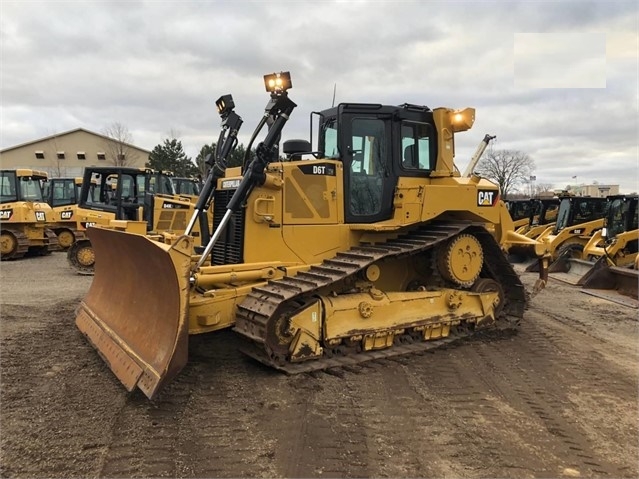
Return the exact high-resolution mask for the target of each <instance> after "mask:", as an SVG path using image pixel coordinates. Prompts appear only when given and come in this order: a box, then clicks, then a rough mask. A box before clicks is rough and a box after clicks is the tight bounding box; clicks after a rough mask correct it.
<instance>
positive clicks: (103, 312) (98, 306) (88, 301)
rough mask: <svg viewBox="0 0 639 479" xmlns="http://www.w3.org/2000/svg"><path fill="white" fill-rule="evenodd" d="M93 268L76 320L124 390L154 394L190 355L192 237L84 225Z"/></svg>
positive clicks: (150, 396)
mask: <svg viewBox="0 0 639 479" xmlns="http://www.w3.org/2000/svg"><path fill="white" fill-rule="evenodd" d="M87 234H88V236H89V239H90V240H91V244H92V245H93V248H94V251H95V258H96V260H95V275H94V278H93V282H92V283H91V287H90V288H89V291H88V292H87V294H86V296H85V298H84V299H83V300H82V302H81V303H80V305H79V306H78V308H77V310H76V325H77V327H78V329H79V330H80V331H81V332H82V333H83V334H84V335H85V336H86V337H87V338H88V340H89V341H90V342H91V344H92V345H93V346H94V347H95V348H96V349H97V351H98V353H99V354H100V356H102V358H103V359H104V361H105V362H106V363H107V365H108V366H109V368H110V369H111V371H113V373H114V374H115V375H116V377H117V378H118V379H119V380H120V381H121V382H122V384H123V385H124V386H125V387H126V389H127V390H129V391H132V390H133V389H134V388H135V387H136V386H138V387H139V388H140V389H141V390H142V392H143V393H144V394H145V395H146V396H147V397H148V398H149V399H153V397H154V396H155V394H156V393H157V392H158V391H159V390H160V389H161V388H162V386H163V385H165V384H166V383H168V382H170V381H171V379H173V377H175V376H176V375H177V374H178V373H179V372H180V370H181V369H182V368H183V367H184V366H185V364H186V362H187V358H188V323H187V308H188V294H189V269H190V264H191V248H192V239H191V238H190V237H188V236H181V237H180V238H178V239H177V240H176V241H175V242H174V244H173V245H172V246H169V245H165V244H162V243H158V242H155V241H152V240H150V239H148V238H147V237H145V236H143V235H139V234H133V233H124V232H121V231H115V230H109V229H102V228H89V229H88V230H87Z"/></svg>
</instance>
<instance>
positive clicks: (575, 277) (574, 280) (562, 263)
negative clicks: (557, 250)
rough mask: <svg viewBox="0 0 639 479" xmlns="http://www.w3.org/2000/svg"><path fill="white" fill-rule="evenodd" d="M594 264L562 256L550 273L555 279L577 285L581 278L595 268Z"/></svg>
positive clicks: (549, 270) (553, 263)
mask: <svg viewBox="0 0 639 479" xmlns="http://www.w3.org/2000/svg"><path fill="white" fill-rule="evenodd" d="M594 264H595V263H593V262H590V261H584V260H582V259H576V258H567V257H564V256H562V257H560V258H558V259H557V260H556V261H553V262H552V264H551V265H550V267H549V268H548V272H549V273H550V276H551V277H552V278H554V279H558V280H559V281H563V282H565V283H569V284H574V285H577V284H579V281H580V280H581V278H582V277H583V276H584V275H586V274H587V273H588V272H589V271H590V270H591V269H592V268H593V265H594Z"/></svg>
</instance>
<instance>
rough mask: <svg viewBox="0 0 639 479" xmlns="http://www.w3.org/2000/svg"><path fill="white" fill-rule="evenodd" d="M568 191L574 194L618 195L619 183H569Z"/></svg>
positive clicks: (600, 196) (598, 196) (603, 196)
mask: <svg viewBox="0 0 639 479" xmlns="http://www.w3.org/2000/svg"><path fill="white" fill-rule="evenodd" d="M568 191H569V192H570V193H572V194H574V195H576V196H594V197H597V198H605V197H606V196H610V195H618V194H619V185H601V184H597V183H594V184H592V185H570V186H569V187H568Z"/></svg>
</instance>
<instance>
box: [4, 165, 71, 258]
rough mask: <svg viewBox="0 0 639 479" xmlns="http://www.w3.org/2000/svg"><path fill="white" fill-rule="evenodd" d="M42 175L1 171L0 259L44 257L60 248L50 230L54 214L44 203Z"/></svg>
mask: <svg viewBox="0 0 639 479" xmlns="http://www.w3.org/2000/svg"><path fill="white" fill-rule="evenodd" d="M47 178H48V176H47V174H46V173H45V172H42V171H36V170H29V169H17V170H0V258H1V259H2V260H7V259H16V258H21V257H23V256H24V255H25V254H27V253H30V254H35V255H44V254H48V253H50V252H51V251H55V250H57V249H59V248H58V240H57V238H56V235H55V233H54V232H53V231H52V230H51V229H50V228H49V227H48V225H49V223H50V222H52V221H54V217H53V210H52V209H51V207H50V206H49V205H48V204H47V203H46V201H44V198H43V183H44V182H46V181H47Z"/></svg>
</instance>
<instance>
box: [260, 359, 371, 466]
mask: <svg viewBox="0 0 639 479" xmlns="http://www.w3.org/2000/svg"><path fill="white" fill-rule="evenodd" d="M351 376H352V375H351V374H349V373H348V371H347V370H346V369H335V370H327V371H323V372H320V371H317V372H313V373H307V374H301V375H298V376H292V377H285V378H286V379H285V380H286V385H285V391H284V394H285V395H286V396H288V397H290V400H289V401H288V402H287V405H286V407H285V408H283V409H281V410H279V411H278V414H277V415H276V416H275V417H272V420H274V421H275V422H276V423H278V424H281V427H282V430H281V431H280V433H279V434H278V435H277V437H278V440H277V449H276V457H275V459H276V464H277V468H278V472H279V474H280V475H281V476H283V477H321V476H323V477H370V475H371V472H370V469H369V462H368V457H369V452H368V445H367V440H366V439H367V421H366V418H365V411H364V410H363V405H362V403H361V401H360V400H359V399H360V398H359V397H358V396H357V394H356V391H355V390H354V388H353V380H352V379H351Z"/></svg>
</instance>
